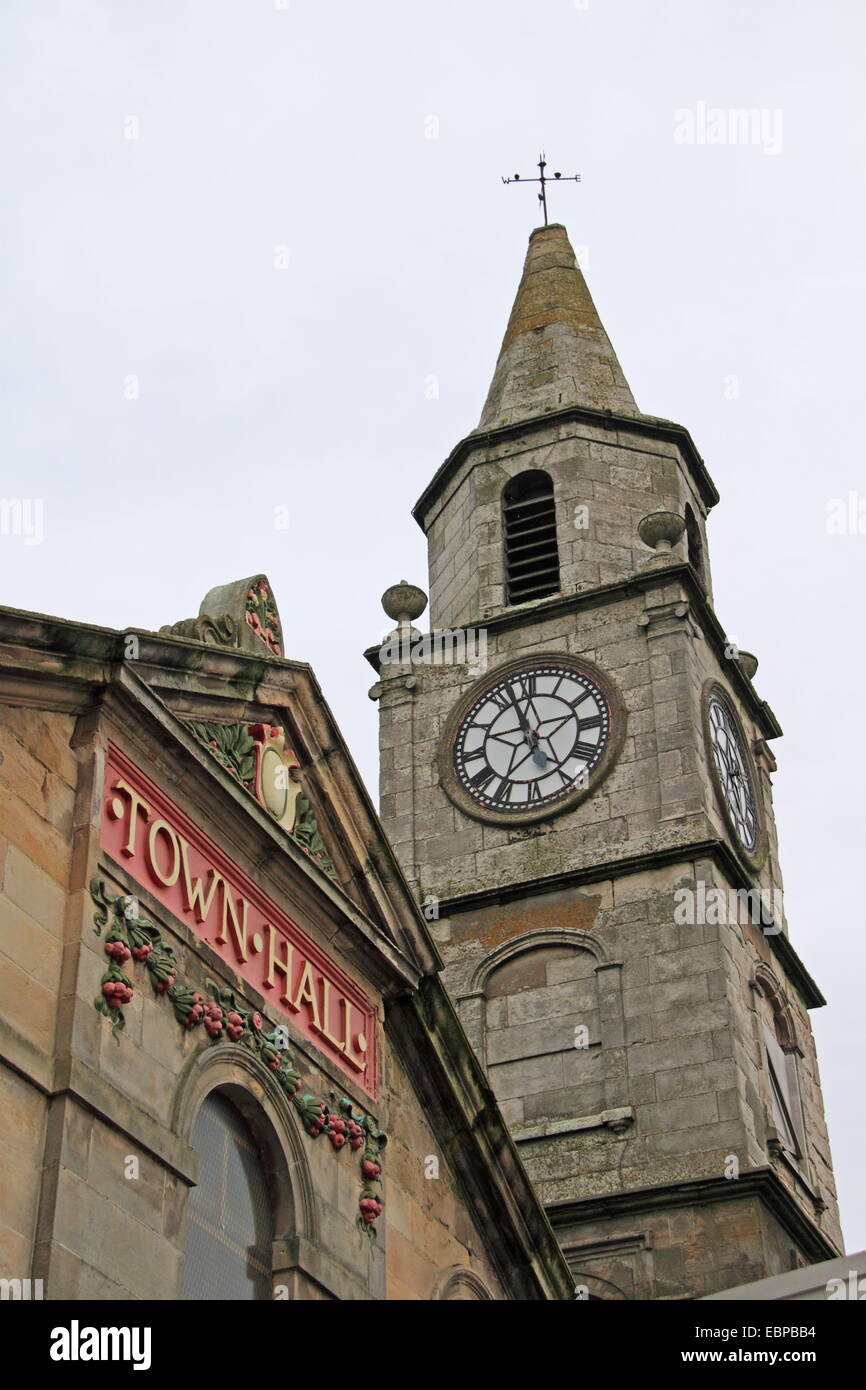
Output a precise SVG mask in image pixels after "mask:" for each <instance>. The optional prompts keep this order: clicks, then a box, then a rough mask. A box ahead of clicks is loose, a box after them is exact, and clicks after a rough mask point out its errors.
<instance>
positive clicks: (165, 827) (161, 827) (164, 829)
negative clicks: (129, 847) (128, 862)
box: [147, 820, 180, 888]
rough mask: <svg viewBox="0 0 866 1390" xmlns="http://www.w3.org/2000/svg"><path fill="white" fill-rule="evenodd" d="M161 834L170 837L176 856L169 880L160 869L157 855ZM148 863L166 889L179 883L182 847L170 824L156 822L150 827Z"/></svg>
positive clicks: (160, 821)
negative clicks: (158, 837)
mask: <svg viewBox="0 0 866 1390" xmlns="http://www.w3.org/2000/svg"><path fill="white" fill-rule="evenodd" d="M160 833H163V834H165V835H167V836H168V840H169V843H170V844H171V848H172V853H173V856H174V858H173V860H172V866H171V871H170V873H169V876H168V878H166V877H165V875H164V874H163V872H162V870H161V869H160V867H159V860H158V859H157V855H156V842H157V836H158V835H159V834H160ZM147 862H148V865H149V867H150V871H151V873H152V874H153V876H154V878H156V879H159V882H160V883H162V884H164V885H165V887H166V888H171V887H172V885H173V884H175V883H177V880H178V875H179V874H180V845H179V844H178V842H177V836H176V835H175V833H174V831H173V829H172V828H171V826H170V825H169V824H168V821H164V820H155V821H154V822H153V824H152V826H151V827H150V835H149V836H148V839H147Z"/></svg>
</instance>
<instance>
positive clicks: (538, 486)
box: [502, 470, 559, 604]
mask: <svg viewBox="0 0 866 1390" xmlns="http://www.w3.org/2000/svg"><path fill="white" fill-rule="evenodd" d="M502 515H503V526H504V534H505V585H506V592H507V597H508V602H509V603H510V604H511V603H528V602H530V601H531V600H532V599H539V598H546V597H547V596H548V595H549V594H556V593H558V592H559V550H558V548H557V544H556V504H555V502H554V498H553V480H552V479H551V478H550V477H549V476H548V474H547V473H542V472H539V471H536V470H533V471H532V472H529V473H521V474H519V475H518V476H517V477H516V478H512V480H511V482H510V483H509V484H508V486H507V487H506V489H505V492H504V494H503V501H502Z"/></svg>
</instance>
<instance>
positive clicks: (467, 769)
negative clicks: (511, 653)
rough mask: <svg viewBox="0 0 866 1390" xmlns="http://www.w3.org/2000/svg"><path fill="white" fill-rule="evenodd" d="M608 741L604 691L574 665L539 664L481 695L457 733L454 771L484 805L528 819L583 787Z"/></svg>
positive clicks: (487, 807)
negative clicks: (530, 813)
mask: <svg viewBox="0 0 866 1390" xmlns="http://www.w3.org/2000/svg"><path fill="white" fill-rule="evenodd" d="M609 738H610V709H609V706H608V701H607V699H606V697H605V695H604V694H603V692H602V691H601V690H600V689H599V687H598V686H597V685H596V684H595V683H594V682H593V681H592V680H591V679H590V678H589V677H588V676H587V675H585V674H584V673H583V672H581V671H579V670H577V669H575V668H574V667H572V666H568V665H566V664H564V663H560V662H559V661H551V662H549V663H547V662H544V663H541V662H540V663H538V664H535V665H532V666H527V667H525V668H524V669H522V670H515V671H512V672H510V673H509V674H508V675H506V676H503V678H502V679H501V680H500V681H498V683H496V684H493V685H488V686H487V687H486V688H485V689H484V690H483V691H482V692H481V694H479V695H477V696H476V698H475V700H474V701H473V703H472V704H471V705H470V706H469V708H468V709H467V710H466V712H465V713H464V715H463V718H462V719H461V721H460V724H459V726H458V728H457V732H456V737H455V739H454V770H455V772H456V774H457V780H458V782H459V784H460V786H461V788H462V789H463V790H464V791H465V792H466V793H467V794H468V795H469V796H470V797H471V798H472V800H473V801H474V802H475V803H476V804H477V805H478V806H479V807H482V808H484V809H485V810H487V811H492V812H497V813H499V814H504V815H506V816H507V815H509V814H510V815H519V814H521V813H522V814H524V815H526V814H527V812H534V811H540V810H543V809H544V808H545V807H546V806H552V805H553V804H555V803H556V802H559V801H561V800H562V799H563V798H564V797H566V796H569V795H571V794H572V793H573V792H575V791H576V790H578V789H580V788H584V787H586V785H587V781H588V778H589V775H590V773H591V772H592V771H593V769H594V768H595V767H597V765H598V763H599V762H600V760H601V758H602V755H603V753H604V751H605V748H606V746H607V744H608V741H609Z"/></svg>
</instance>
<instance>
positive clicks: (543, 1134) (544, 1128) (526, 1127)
mask: <svg viewBox="0 0 866 1390" xmlns="http://www.w3.org/2000/svg"><path fill="white" fill-rule="evenodd" d="M633 1124H634V1111H633V1110H632V1108H631V1106H630V1105H625V1106H621V1107H620V1108H619V1109H617V1110H601V1111H599V1113H598V1114H597V1115H580V1116H578V1118H577V1119H569V1120H542V1121H541V1122H540V1123H539V1124H531V1125H530V1124H523V1125H513V1126H512V1128H511V1137H512V1138H513V1139H514V1140H515V1141H516V1142H517V1143H518V1144H527V1143H529V1141H530V1140H532V1139H554V1138H556V1137H557V1135H560V1134H577V1133H579V1132H580V1131H581V1130H584V1129H605V1128H607V1129H612V1130H613V1132H614V1134H621V1133H622V1131H623V1130H625V1129H628V1128H629V1127H630V1126H631V1125H633Z"/></svg>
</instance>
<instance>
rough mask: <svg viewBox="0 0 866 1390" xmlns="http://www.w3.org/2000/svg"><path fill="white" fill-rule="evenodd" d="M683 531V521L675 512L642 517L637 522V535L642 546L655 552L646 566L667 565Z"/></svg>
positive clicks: (655, 513)
mask: <svg viewBox="0 0 866 1390" xmlns="http://www.w3.org/2000/svg"><path fill="white" fill-rule="evenodd" d="M685 529H686V523H685V521H684V520H683V518H682V517H681V516H678V515H677V513H676V512H663V511H659V512H650V513H649V515H648V516H645V517H643V519H642V520H641V521H639V522H638V528H637V533H638V535H639V536H640V538H641V540H642V541H643V543H644V545H646V546H649V548H650V550H654V551H655V554H654V555H653V556H651V558H650V559H649V560H648V561H647V564H648V565H655V564H662V565H666V564H669V563H670V561H671V560H672V559H673V558H674V557H673V556H672V554H671V552H672V550H673V548H674V546H675V545H676V543H677V541H678V540H679V539H680V537H681V536H682V534H683V531H684V530H685Z"/></svg>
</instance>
